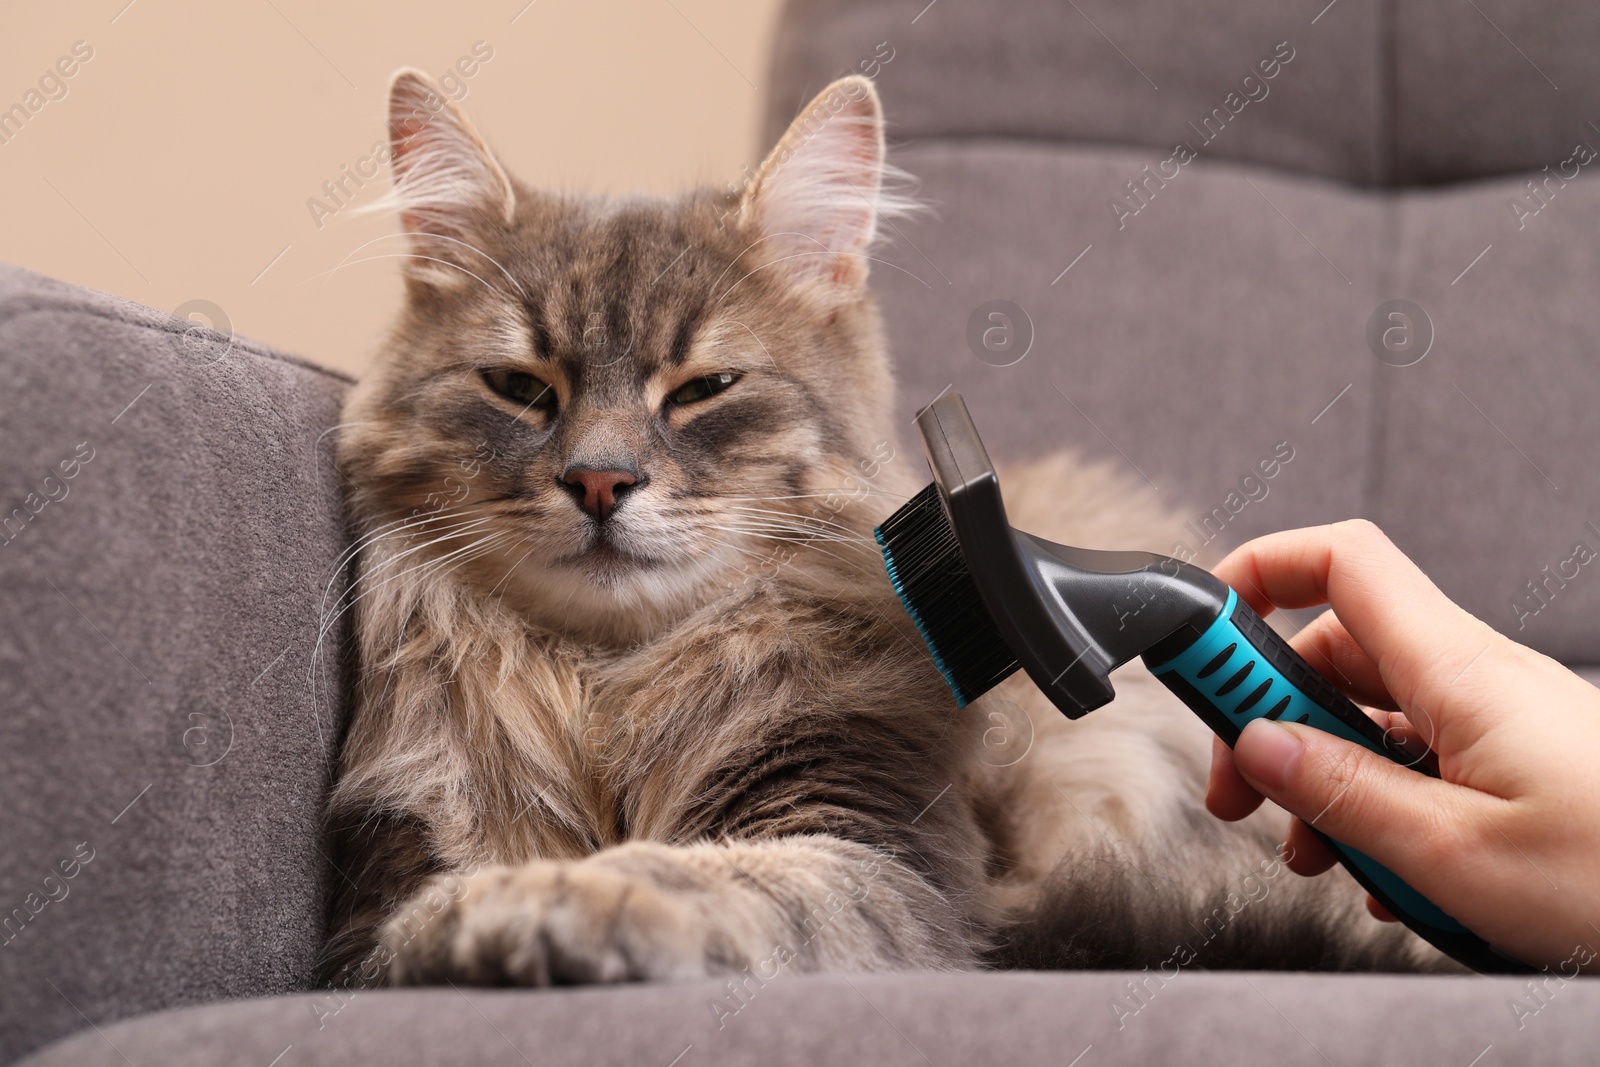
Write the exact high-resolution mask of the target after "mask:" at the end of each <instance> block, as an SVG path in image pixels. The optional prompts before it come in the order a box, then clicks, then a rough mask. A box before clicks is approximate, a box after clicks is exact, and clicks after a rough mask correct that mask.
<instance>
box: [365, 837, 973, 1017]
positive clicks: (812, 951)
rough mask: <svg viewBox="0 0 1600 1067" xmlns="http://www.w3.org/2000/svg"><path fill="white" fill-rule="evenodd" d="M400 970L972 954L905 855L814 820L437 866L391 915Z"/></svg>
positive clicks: (847, 962)
mask: <svg viewBox="0 0 1600 1067" xmlns="http://www.w3.org/2000/svg"><path fill="white" fill-rule="evenodd" d="M380 941H381V953H382V955H383V957H384V958H385V959H387V960H388V979H389V981H390V982H391V983H394V984H424V983H432V982H442V981H445V980H450V981H462V982H473V983H479V984H517V985H568V984H584V983H596V982H621V981H633V980H648V979H666V978H692V977H705V976H715V975H725V974H737V973H741V972H744V971H746V970H749V971H752V972H754V973H757V974H759V975H761V977H763V978H768V977H771V976H773V975H774V974H776V973H777V971H778V970H781V969H791V970H797V971H817V970H882V969H889V968H904V967H918V968H951V967H958V966H965V965H970V964H971V962H972V960H973V955H974V952H973V946H972V945H971V944H970V943H969V941H968V940H967V934H966V926H965V924H964V923H963V922H962V921H961V919H960V916H959V915H958V914H957V911H956V909H955V908H954V907H953V906H952V905H951V903H950V902H949V901H947V900H946V899H944V897H943V896H942V895H941V894H940V893H938V892H937V891H936V890H934V889H933V888H932V887H931V886H929V885H928V884H927V883H926V882H925V881H924V880H923V879H922V878H921V877H920V876H919V875H918V874H916V873H915V872H914V871H913V870H912V869H911V868H910V867H909V866H907V865H906V864H904V863H902V862H900V861H898V860H896V859H895V858H893V857H892V856H888V855H885V854H883V853H880V852H876V851H874V850H872V849H869V848H867V847H865V846H862V845H858V844H854V843H851V842H846V841H842V840H838V839H835V838H829V837H824V836H820V835H805V836H796V837H786V838H782V839H777V840H771V841H758V842H727V843H721V844H711V843H706V844H698V845H690V846H683V847H675V846H668V845H659V844H653V843H645V842H635V843H630V844H626V845H621V846H619V847H616V848H612V849H608V850H606V851H604V852H600V853H597V854H595V855H593V856H590V857H588V858H586V859H582V860H536V861H533V862H530V863H526V864H523V865H521V866H516V867H507V866H494V867H486V868H483V869H480V870H477V871H473V872H470V873H454V874H446V875H439V876H436V877H435V878H433V879H432V880H430V882H429V883H428V884H427V885H426V886H424V887H423V889H422V890H421V891H420V892H419V893H418V894H416V896H414V897H413V898H412V899H411V900H410V901H408V902H407V903H406V904H405V905H404V906H402V907H401V909H400V910H399V911H398V912H397V913H396V914H395V915H394V916H393V917H391V918H390V920H389V921H388V922H387V923H386V924H385V926H384V928H383V930H382V933H381V936H380Z"/></svg>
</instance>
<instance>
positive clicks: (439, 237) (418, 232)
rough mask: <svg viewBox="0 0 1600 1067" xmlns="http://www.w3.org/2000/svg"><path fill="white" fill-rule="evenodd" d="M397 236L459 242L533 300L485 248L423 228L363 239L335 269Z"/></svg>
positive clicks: (524, 295) (524, 297) (527, 298)
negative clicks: (486, 261) (353, 257)
mask: <svg viewBox="0 0 1600 1067" xmlns="http://www.w3.org/2000/svg"><path fill="white" fill-rule="evenodd" d="M396 237H431V238H432V239H433V240H435V241H449V242H450V243H452V244H458V245H460V246H461V247H462V248H465V249H468V250H469V251H472V252H476V253H478V255H480V256H482V257H483V258H484V259H487V260H488V261H489V262H490V263H493V264H494V265H495V266H496V267H498V268H499V270H500V273H501V274H504V275H505V276H506V280H507V281H509V282H510V283H511V284H512V285H514V286H516V287H517V292H519V293H521V294H522V299H524V300H531V299H532V297H530V296H529V295H528V291H527V290H526V289H524V288H523V287H522V283H521V282H519V281H517V279H516V277H515V276H514V275H513V274H512V273H511V272H510V271H508V270H506V268H505V264H503V263H501V262H500V261H499V260H498V259H495V258H494V257H493V256H491V255H490V254H489V253H487V252H485V251H484V250H483V249H481V248H479V247H478V246H477V245H475V244H471V243H470V242H467V241H463V240H461V239H459V238H456V237H451V236H448V235H447V234H442V233H428V232H426V231H423V230H402V231H401V232H399V233H386V234H384V235H383V236H382V237H374V238H373V239H372V240H370V241H363V242H362V243H361V244H358V245H356V246H355V247H354V248H352V249H351V250H350V252H349V254H348V255H346V256H345V257H344V259H341V260H340V261H339V263H338V265H337V266H335V267H334V270H338V269H339V267H342V266H344V265H345V264H346V263H347V262H349V260H350V256H353V255H355V254H356V253H357V252H359V251H361V250H362V249H363V248H370V247H372V246H373V245H375V244H377V243H378V242H380V241H392V240H393V239H395V238H396ZM330 273H331V272H330Z"/></svg>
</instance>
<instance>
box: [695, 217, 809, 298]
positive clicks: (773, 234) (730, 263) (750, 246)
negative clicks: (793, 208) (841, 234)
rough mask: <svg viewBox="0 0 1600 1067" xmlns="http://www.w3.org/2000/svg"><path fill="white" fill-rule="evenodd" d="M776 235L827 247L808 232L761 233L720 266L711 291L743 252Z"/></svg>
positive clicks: (736, 283) (776, 236)
mask: <svg viewBox="0 0 1600 1067" xmlns="http://www.w3.org/2000/svg"><path fill="white" fill-rule="evenodd" d="M778 237H803V238H805V239H806V240H808V241H810V242H811V243H812V244H815V245H816V246H817V247H818V248H824V249H825V248H827V247H828V246H827V245H825V244H823V243H822V242H821V241H819V240H817V239H816V238H815V237H812V236H811V235H810V234H808V233H792V232H785V233H768V234H763V235H762V236H760V237H757V238H756V239H755V240H754V241H751V242H750V243H749V244H747V245H745V246H744V250H743V251H741V252H740V253H739V254H738V255H736V256H734V257H733V258H732V259H730V260H728V265H727V266H726V267H723V268H722V273H721V274H719V275H717V280H716V281H714V282H712V283H711V289H712V291H713V292H715V291H716V288H717V286H719V285H721V284H722V279H723V278H726V277H727V276H728V272H729V271H730V270H732V269H733V268H734V266H735V265H736V264H737V263H738V262H739V261H740V260H741V259H743V258H744V254H745V252H748V251H750V250H751V249H752V248H754V247H755V246H756V245H758V244H760V243H761V242H762V241H771V240H773V239H774V238H778ZM745 277H746V278H748V277H749V275H748V274H747V275H745ZM743 280H744V278H741V279H739V281H743ZM733 284H734V285H738V284H739V282H734V283H733ZM729 288H730V289H731V288H732V286H729Z"/></svg>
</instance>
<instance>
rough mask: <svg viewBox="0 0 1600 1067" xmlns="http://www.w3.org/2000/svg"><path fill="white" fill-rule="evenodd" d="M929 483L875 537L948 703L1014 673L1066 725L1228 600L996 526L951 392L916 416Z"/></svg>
mask: <svg viewBox="0 0 1600 1067" xmlns="http://www.w3.org/2000/svg"><path fill="white" fill-rule="evenodd" d="M917 429H918V431H919V432H920V433H921V435H922V443H923V449H924V451H925V452H926V454H927V457H928V465H929V467H930V468H931V469H932V471H933V484H932V485H930V486H928V487H927V488H926V489H924V490H923V491H922V492H920V493H918V494H917V495H916V496H915V497H913V498H912V499H911V500H910V501H909V502H908V503H907V504H906V505H905V506H904V507H902V508H901V509H900V510H899V511H897V512H895V513H894V514H893V515H891V516H890V517H889V518H888V519H887V520H885V521H884V522H883V523H882V525H880V526H879V527H878V528H877V530H876V534H877V538H878V543H879V544H880V545H881V546H882V548H883V557H884V563H885V565H886V566H887V568H888V571H889V577H890V579H891V580H892V581H893V582H894V586H895V591H896V592H897V593H899V595H900V600H901V602H902V603H903V604H904V605H905V607H906V610H907V612H909V613H910V615H911V617H912V619H913V620H914V621H915V622H916V624H917V628H918V630H919V631H920V632H921V634H922V637H923V640H924V641H925V642H926V643H927V645H928V649H929V652H930V653H931V654H932V656H933V659H934V662H935V663H936V664H937V665H938V667H939V669H940V671H941V672H943V674H944V677H945V680H946V681H947V682H948V683H949V685H950V689H951V691H952V692H953V693H954V694H955V696H956V702H957V703H958V704H960V705H961V706H963V707H964V706H966V705H967V704H969V703H971V702H972V701H973V700H976V699H977V698H978V697H980V696H982V695H983V694H984V693H985V692H987V691H988V690H990V689H992V688H994V686H996V685H998V684H999V683H1000V682H1002V681H1004V680H1005V679H1006V678H1007V677H1008V676H1009V675H1011V674H1012V673H1013V672H1014V671H1016V670H1017V668H1018V667H1021V668H1023V669H1024V670H1026V671H1027V672H1028V675H1029V676H1030V677H1031V678H1032V679H1033V681H1034V683H1035V684H1036V685H1038V686H1039V688H1040V689H1042V690H1043V691H1044V692H1045V694H1046V695H1047V696H1049V697H1050V699H1051V700H1052V701H1053V702H1054V703H1055V705H1056V707H1058V708H1060V709H1061V711H1062V712H1063V713H1064V714H1065V715H1067V716H1068V717H1069V718H1074V719H1075V718H1078V717H1079V716H1081V715H1084V714H1086V713H1088V712H1090V711H1092V710H1094V709H1095V708H1098V707H1100V706H1102V705H1104V704H1106V703H1108V702H1109V701H1110V700H1111V699H1112V698H1113V697H1114V696H1115V695H1116V692H1115V690H1113V689H1112V687H1111V678H1110V675H1111V672H1112V671H1113V670H1114V669H1116V668H1117V667H1119V666H1121V665H1122V664H1123V663H1125V662H1127V661H1128V660H1130V659H1132V658H1133V657H1134V656H1137V655H1140V654H1143V653H1147V652H1152V651H1153V650H1156V649H1157V648H1158V647H1159V646H1161V645H1163V644H1164V643H1165V642H1167V641H1169V640H1171V641H1176V642H1182V643H1187V641H1190V640H1193V638H1194V636H1195V634H1196V633H1197V632H1198V631H1199V630H1203V629H1204V628H1205V627H1206V626H1208V625H1210V624H1211V622H1212V621H1213V620H1214V619H1216V617H1217V615H1218V614H1219V613H1220V612H1221V611H1222V609H1223V605H1224V604H1225V603H1226V601H1227V594H1228V590H1227V587H1226V586H1225V585H1223V584H1222V582H1221V581H1219V580H1218V579H1216V578H1215V577H1213V576H1212V575H1211V574H1209V573H1208V572H1206V571H1204V570H1201V569H1200V568H1198V567H1194V566H1191V565H1189V564H1187V563H1183V562H1181V561H1179V560H1176V559H1173V558H1172V557H1170V556H1161V555H1156V554H1155V553H1151V552H1105V551H1098V550H1094V549H1084V548H1072V547H1069V546H1066V545H1057V544H1053V543H1051V542H1049V541H1045V540H1042V539H1040V538H1037V537H1034V536H1032V535H1030V534H1026V533H1023V532H1021V531H1019V530H1015V529H1013V528H1012V527H1011V525H1010V523H1008V522H1007V521H1006V513H1005V504H1004V501H1003V500H1002V498H1001V495H1000V482H999V478H998V476H997V475H996V474H995V470H994V465H993V463H991V462H990V460H989V455H988V452H987V451H986V450H985V449H984V447H983V441H982V440H981V439H980V438H979V437H978V431H977V428H976V427H975V426H974V425H973V423H972V417H971V415H970V414H969V413H968V412H967V406H966V402H965V401H963V400H962V398H961V396H960V394H959V393H954V392H948V393H945V394H944V395H943V396H941V397H939V399H937V400H935V401H934V402H933V403H932V404H930V405H929V406H928V407H926V408H924V409H923V411H922V412H921V414H919V415H918V416H917Z"/></svg>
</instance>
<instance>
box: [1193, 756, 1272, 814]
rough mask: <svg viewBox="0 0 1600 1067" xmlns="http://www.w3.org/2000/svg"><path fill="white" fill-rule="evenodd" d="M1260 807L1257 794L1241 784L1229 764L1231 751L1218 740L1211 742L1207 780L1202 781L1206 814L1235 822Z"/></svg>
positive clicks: (1259, 798)
mask: <svg viewBox="0 0 1600 1067" xmlns="http://www.w3.org/2000/svg"><path fill="white" fill-rule="evenodd" d="M1260 806H1261V794H1260V793H1258V792H1256V789H1255V786H1253V785H1251V784H1250V783H1249V782H1247V781H1245V780H1244V776H1243V775H1241V774H1240V773H1239V768H1238V767H1236V766H1235V765H1234V762H1233V750H1232V749H1230V748H1229V747H1228V746H1227V745H1225V744H1223V743H1222V738H1220V737H1213V738H1212V739H1211V777H1210V778H1208V779H1207V780H1206V810H1207V811H1209V812H1211V814H1213V815H1215V816H1216V817H1217V818H1219V819H1223V820H1225V821H1227V822H1238V821H1239V820H1240V819H1242V818H1244V817H1245V816H1246V815H1249V814H1250V813H1251V812H1253V811H1255V810H1256V809H1257V808H1259V807H1260Z"/></svg>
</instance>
